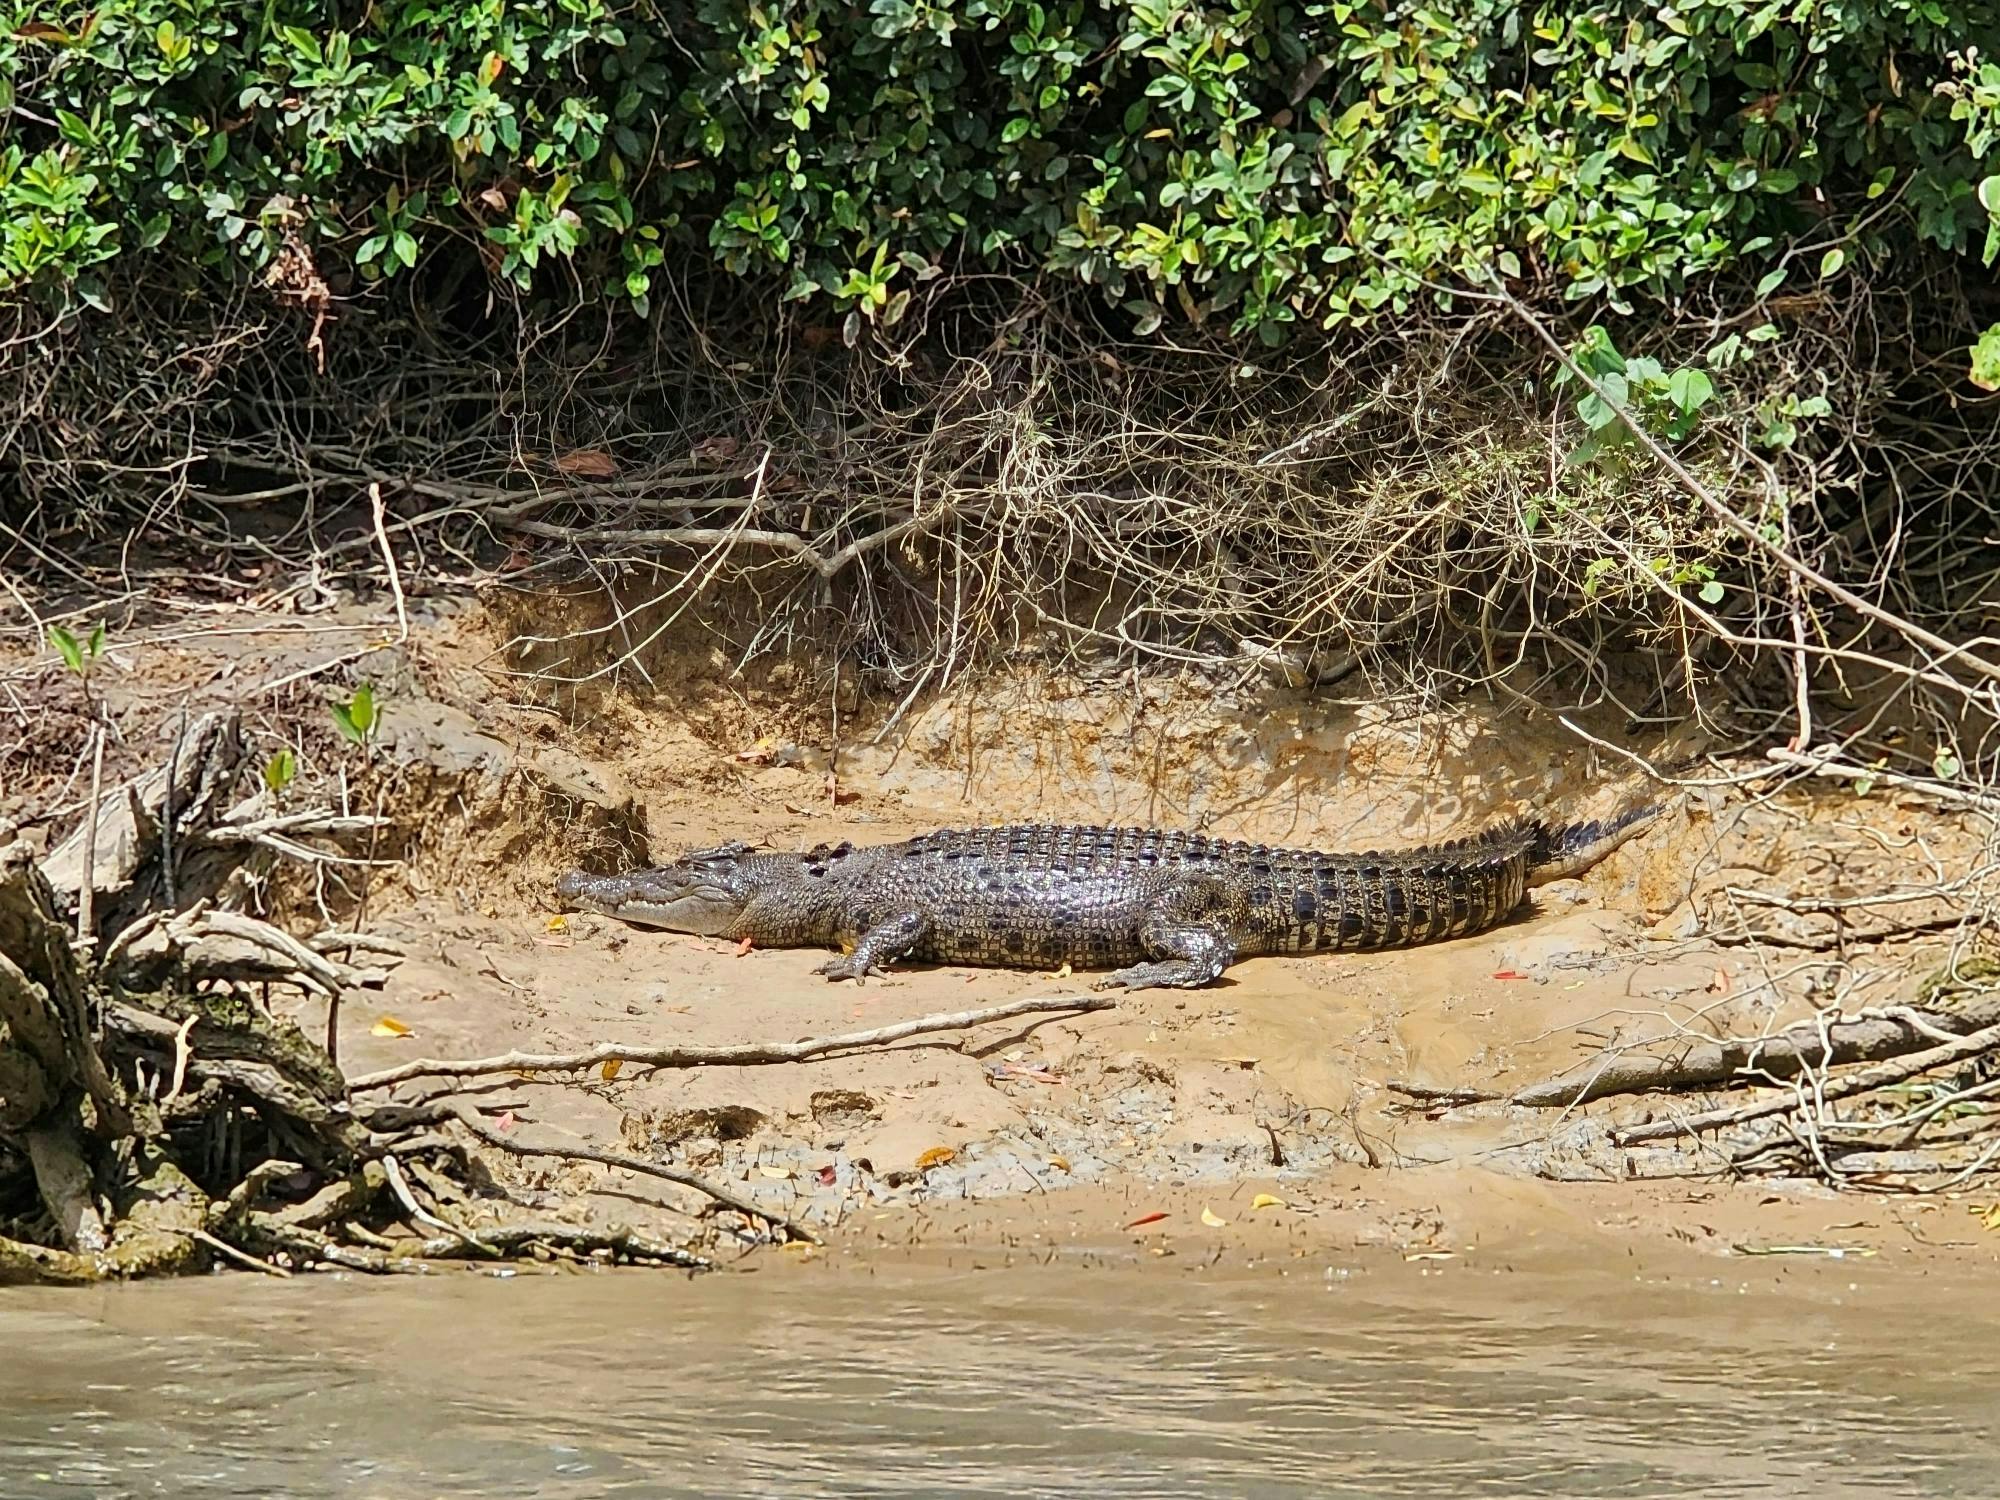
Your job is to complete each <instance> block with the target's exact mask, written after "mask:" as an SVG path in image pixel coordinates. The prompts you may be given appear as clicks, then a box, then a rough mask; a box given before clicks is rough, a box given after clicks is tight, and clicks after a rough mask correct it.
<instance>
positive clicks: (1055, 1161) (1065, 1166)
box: [1049, 1156, 1070, 1172]
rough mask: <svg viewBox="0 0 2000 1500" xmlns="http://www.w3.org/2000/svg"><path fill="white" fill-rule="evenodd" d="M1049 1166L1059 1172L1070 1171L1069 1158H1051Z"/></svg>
mask: <svg viewBox="0 0 2000 1500" xmlns="http://www.w3.org/2000/svg"><path fill="white" fill-rule="evenodd" d="M1049 1165H1050V1166H1052V1167H1054V1168H1055V1169H1056V1170H1057V1171H1058V1172H1067V1171H1069V1169H1070V1165H1069V1158H1068V1157H1067V1156H1051V1157H1050V1158H1049Z"/></svg>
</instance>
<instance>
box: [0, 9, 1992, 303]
mask: <svg viewBox="0 0 2000 1500" xmlns="http://www.w3.org/2000/svg"><path fill="white" fill-rule="evenodd" d="M0 18H3V19H0V289H4V288H8V287H14V288H18V287H21V286H24V285H32V286H38V287H41V288H45V289H50V290H54V291H57V292H63V291H67V290H69V289H75V290H77V291H79V292H80V293H81V294H82V295H83V297H84V298H85V300H90V299H92V298H93V297H95V296H96V295H98V293H97V291H96V286H97V282H96V281H95V280H94V279H93V278H96V277H101V276H102V275H103V274H104V263H105V262H109V261H112V260H114V259H116V258H123V257H132V256H134V255H137V254H139V253H142V252H153V253H156V254H160V255H167V256H171V257H173V258H174V259H175V260H177V261H181V262H186V261H193V262H196V263H201V264H207V265H212V266H218V267H229V266H235V265H247V266H251V267H264V266H268V265H270V264H271V263H272V262H273V261H274V260H276V259H277V258H278V257H279V256H280V255H281V254H282V253H283V251H284V248H285V245H286V243H287V238H288V236H291V235H296V241H295V243H296V244H298V245H302V246H304V247H305V248H306V252H307V254H309V255H310V257H311V260H312V263H313V264H314V265H316V266H317V267H318V268H319V270H320V272H321V273H323V274H326V275H328V276H329V277H336V278H337V277H339V276H340V275H341V273H342V272H344V271H345V270H347V269H348V268H352V270H353V271H354V272H355V273H356V274H357V276H358V278H359V280H360V281H362V282H364V283H365V282H367V281H369V280H372V279H375V278H380V277H392V276H397V275H402V274H407V273H408V272H410V271H412V270H414V269H415V268H417V267H419V266H421V265H423V264H424V262H425V261H426V259H427V258H436V257H441V256H445V255H449V254H454V253H455V254H458V255H463V254H465V253H466V252H467V251H469V250H473V249H477V250H478V251H479V253H481V254H483V255H484V256H485V257H486V260H487V262H488V264H489V266H490V268H491V269H492V271H493V272H494V273H495V274H497V275H499V276H502V277H506V278H511V279H513V280H515V281H517V282H519V283H520V284H522V285H523V286H529V287H532V286H534V285H536V283H537V276H538V273H540V274H543V275H547V274H548V273H550V271H551V268H552V267H553V266H555V265H556V264H557V263H559V262H565V261H566V262H569V263H570V265H571V266H572V267H573V273H572V271H570V270H564V271H563V272H562V274H561V275H559V276H550V277H549V280H548V282H547V285H548V286H550V287H552V288H555V287H559V288H574V287H576V286H577V285H581V287H582V288H583V290H584V291H585V292H586V293H587V294H591V295H596V294H604V295H609V296H612V297H617V298H626V299H631V300H632V301H635V302H637V303H638V304H640V305H641V306H642V307H643V306H644V305H645V303H646V301H647V298H648V294H649V291H650V290H651V289H652V285H653V279H654V277H655V275H656V274H657V273H658V272H659V270H660V268H661V267H662V265H663V264H664V263H666V262H667V261H668V260H669V259H670V258H679V257H685V256H688V255H691V254H709V255H712V256H714V257H716V258H717V259H719V260H720V261H721V262H722V263H723V264H724V265H726V266H727V267H729V268H730V269H732V270H734V271H738V272H741V273H745V274H766V275H770V276H773V277H776V278H777V279H778V285H779V288H780V289H781V290H784V291H786V293H787V294H788V295H790V296H793V297H797V298H814V297H822V296H823V297H829V298H831V299H833V301H834V303H835V304H836V305H838V306H844V307H848V308H852V309H856V310H859V311H860V312H862V313H864V314H865V315H867V316H870V317H874V318H879V319H881V320H883V321H885V322H893V321H894V320H895V319H896V318H898V317H899V316H900V315H901V313H902V312H903V310H904V309H905V307H906V306H907V303H908V297H907V294H908V293H909V292H910V291H911V289H912V288H913V287H914V286H915V285H917V284H919V283H921V282H923V281H925V280H927V279H929V278H932V277H934V276H936V275H938V274H941V273H945V274H951V273H960V272H966V271H975V270H984V269H993V268H1006V269H1011V270H1014V271H1029V272H1036V271H1043V272H1053V273H1058V274H1060V275H1062V276H1066V277H1071V278H1076V279H1079V280H1081V281H1083V282H1086V283H1089V284H1091V285H1094V286H1097V287H1100V288H1102V289H1104V291H1105V292H1106V294H1107V295H1109V296H1111V297H1114V298H1116V299H1119V300H1124V301H1127V302H1129V303H1131V304H1132V305H1133V308H1134V311H1135V313H1137V315H1138V316H1139V318H1140V320H1141V322H1142V323H1145V322H1149V321H1152V320H1153V319H1155V318H1156V317H1157V316H1158V314H1159V312H1160V311H1166V312H1173V311H1175V310H1176V309H1178V310H1179V312H1181V313H1185V314H1188V315H1191V316H1196V317H1199V318H1202V319H1204V320H1210V319H1212V320H1214V321H1216V322H1218V323H1226V324H1227V325H1228V326H1229V327H1231V328H1233V329H1234V330H1236V331H1238V332H1246V333H1247V332H1251V331H1255V332H1257V333H1260V334H1262V335H1264V336H1265V337H1267V338H1271V339H1276V338H1280V337H1282V336H1283V334H1284V332H1285V330H1286V326H1287V325H1291V324H1297V323H1301V322H1305V323H1322V324H1328V325H1338V324H1339V323H1341V322H1343V321H1353V320H1359V319H1362V318H1365V317H1368V316H1370V315H1373V314H1376V313H1379V312H1381V311H1383V310H1390V311H1398V312H1400V311H1404V310H1407V308H1408V307H1409V306H1410V304H1411V301H1412V299H1413V298H1417V297H1422V296H1424V295H1426V293H1425V291H1424V288H1423V284H1422V283H1423V282H1424V281H1425V280H1442V281H1451V280H1453V279H1458V278H1465V277H1479V276H1483V275H1484V274H1485V268H1487V267H1492V268H1496V269H1498V270H1499V271H1501V272H1502V273H1504V274H1506V275H1507V276H1509V277H1511V278H1516V279H1517V281H1518V282H1519V283H1520V284H1523V285H1525V286H1526V287H1527V288H1529V289H1530V290H1532V291H1534V292H1536V293H1538V294H1541V293H1550V292H1560V293H1561V294H1563V295H1566V296H1568V297H1571V298H1585V297H1590V296H1592V295H1595V294H1604V295H1606V296H1607V297H1608V298H1609V300H1610V301H1611V303H1612V305H1613V306H1617V305H1619V304H1620V302H1621V301H1622V300H1624V299H1626V298H1629V297H1630V296H1632V295H1634V294H1638V295H1647V296H1672V295H1674V294H1675V293H1677V292H1680V291H1682V290H1684V289H1685V288H1687V287H1688V286H1689V285H1690V284H1691V283H1692V282H1694V281H1695V280H1696V279H1698V278H1699V277H1701V276H1702V275H1703V274H1705V273H1708V272H1711V271H1713V270H1715V269H1717V268H1720V267H1725V266H1729V265H1731V264H1732V263H1737V262H1740V261H1743V260H1744V259H1745V258H1751V259H1752V260H1759V259H1761V260H1764V261H1769V262H1770V264H1771V267H1772V268H1773V269H1772V270H1771V271H1770V275H1769V276H1768V277H1767V278H1766V281H1767V285H1766V286H1765V287H1764V288H1763V290H1765V291H1768V290H1770V288H1771V287H1772V286H1775V285H1776V278H1778V277H1780V276H1781V275H1790V276H1792V277H1794V278H1796V279H1799V280H1809V279H1811V278H1813V277H1818V276H1834V275H1838V274H1841V273H1842V271H1843V270H1844V269H1850V270H1851V269H1852V268H1854V267H1856V266H1858V265H1860V264H1863V263H1865V262H1868V261H1873V260H1879V259H1880V258H1881V257H1884V256H1889V255H1894V254H1896V253H1898V252H1899V251H1900V250H1901V249H1902V248H1904V247H1906V246H1909V245H1911V244H1912V243H1914V242H1915V240H1916V239H1917V238H1921V240H1923V241H1928V242H1930V243H1931V244H1933V245H1935V246H1940V247H1944V248H1946V249H1948V250H1951V251H1957V252H1969V253H1980V252H1982V251H1983V252H1984V253H1986V254H1987V256H1988V258H1989V259H1990V257H1991V253H1992V246H1991V245H1989V244H1988V236H1989V233H1990V231H1989V227H1988V217H1987V214H1986V210H1985V208H1984V206H1983V204H1982V202H1981V197H1982V194H1981V190H1980V183H1981V182H1982V180H1983V179H1984V177H1985V175H1986V173H1985V168H1984V167H1983V165H1982V158H1983V157H1984V156H1985V155H1986V153H1987V152H1988V151H1989V150H1991V149H1992V147H1993V144H1994V130H1993V122H1994V120H1995V119H1996V101H2000V72H1996V70H1995V69H1994V67H1993V66H1992V65H1991V64H1986V63H1984V62H1983V59H1982V54H1986V53H1989V52H1992V53H2000V3H1990V0H1970V3H1967V0H1955V3H1945V0H1682V3H1679V4H1675V5H1659V4H1643V5H1642V4H1636V3H1629V0H1627V3H1608V4H1587V3H1580V0H1545V3H1540V4H1518V3H1507V0H1432V3H1429V4H1423V3H1392V4H1383V3H1381V0H1368V3H1342V0H1231V3H1226V4H1208V5H1204V4H1200V3H1196V0H1121V3H1115V4H1114V3H1103V0H867V3H866V6H865V8H864V7H863V6H861V5H859V4H854V5H850V4H845V3H839V0H693V3H692V4H690V5H685V6H673V7H670V8H666V9H660V8H656V7H655V6H654V5H653V4H652V3H651V0H637V3H629V0H611V3H606V0H549V3H535V4H528V3H520V0H470V3H445V0H369V3H367V4H366V5H361V4H355V3H348V4H310V3H305V0H256V3H249V0H98V3H96V4H94V5H90V6H85V5H82V4H77V5H74V6H72V7H69V8H67V9H61V8H57V7H55V6H53V5H50V4H47V3H32V0H5V3H0ZM1788 250H1789V251H1791V254H1790V256H1789V258H1787V257H1786V255H1785V252H1787V251H1788ZM1760 269H1761V267H1760ZM579 278H580V280H579Z"/></svg>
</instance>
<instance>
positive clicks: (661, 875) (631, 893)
mask: <svg viewBox="0 0 2000 1500" xmlns="http://www.w3.org/2000/svg"><path fill="white" fill-rule="evenodd" d="M556 894H557V895H559V896H560V897H562V899H563V900H564V901H566V902H568V903H569V904H570V905H572V906H576V907H581V908H582V909H584V910H585V911H595V912H601V913H602V914H603V915H605V916H607V917H616V918H618V919H619V920H620V921H621V922H630V923H632V924H633V925H635V926H639V927H658V928H663V929H665V930H666V931H668V932H689V933H694V934H697V935H698V936H701V937H733V936H735V929H736V927H737V925H738V924H739V923H740V922H741V921H742V919H743V913H744V910H745V908H746V907H747V906H748V905H749V900H748V898H747V897H746V896H744V895H742V894H739V893H738V892H735V891H731V890H727V889H724V888H722V887H720V886H716V885H710V884H706V883H703V882H699V881H691V880H688V879H686V878H685V877H683V876H681V875H680V874H679V873H678V872H675V871H672V870H664V871H647V872H645V873H642V874H637V875H587V874H585V873H584V872H583V871H581V870H573V871H571V872H570V873H569V874H567V875H565V876H563V877H562V879H560V880H558V881H557V882H556Z"/></svg>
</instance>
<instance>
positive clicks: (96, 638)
mask: <svg viewBox="0 0 2000 1500" xmlns="http://www.w3.org/2000/svg"><path fill="white" fill-rule="evenodd" d="M103 654H104V625H103V622H102V621H100V622H99V623H98V625H97V628H96V629H94V630H92V631H91V632H90V652H89V655H90V659H91V660H92V661H96V660H97V658H98V657H100V656H102V655H103Z"/></svg>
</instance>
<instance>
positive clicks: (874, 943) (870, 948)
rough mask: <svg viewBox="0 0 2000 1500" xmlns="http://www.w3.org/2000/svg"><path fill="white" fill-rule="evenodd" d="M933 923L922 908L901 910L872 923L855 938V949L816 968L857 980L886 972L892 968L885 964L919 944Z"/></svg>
mask: <svg viewBox="0 0 2000 1500" xmlns="http://www.w3.org/2000/svg"><path fill="white" fill-rule="evenodd" d="M930 927H931V919H930V918H929V917H927V916H925V915H924V914H923V913H922V912H920V911H899V912H897V913H896V914H895V915H894V916H892V917H883V918H882V919H880V920H879V921H876V922H872V923H870V924H869V927H868V930H867V931H866V932H864V933H862V934H861V936H860V937H859V938H857V939H856V940H855V944H854V951H853V952H852V953H850V954H847V955H846V956H845V957H842V958H836V959H833V960H831V961H829V962H827V963H823V964H821V965H820V966H819V968H818V969H816V970H814V972H815V973H818V974H824V975H825V976H826V977H827V978H828V979H830V980H832V979H851V980H853V981H854V982H855V983H856V984H860V983H862V982H863V980H864V977H865V976H867V975H869V974H886V973H887V972H888V971H887V970H886V969H884V968H883V967H882V966H883V965H884V964H886V963H888V962H889V961H890V960H891V959H895V958H901V957H902V956H903V955H904V954H905V953H908V952H909V951H910V950H911V949H912V948H914V947H916V946H917V944H918V943H920V942H922V941H923V938H924V934H926V933H927V932H929V931H930Z"/></svg>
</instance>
